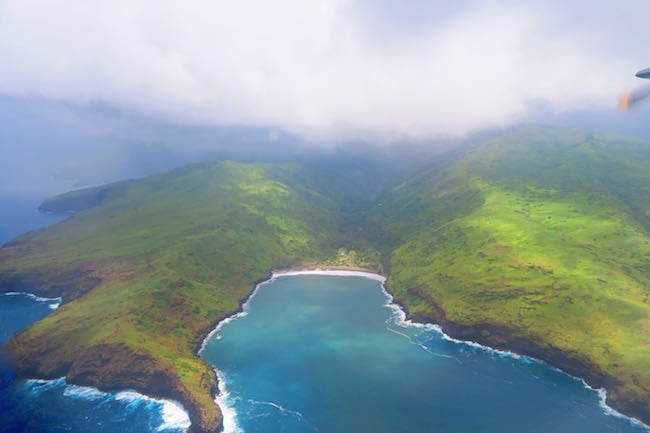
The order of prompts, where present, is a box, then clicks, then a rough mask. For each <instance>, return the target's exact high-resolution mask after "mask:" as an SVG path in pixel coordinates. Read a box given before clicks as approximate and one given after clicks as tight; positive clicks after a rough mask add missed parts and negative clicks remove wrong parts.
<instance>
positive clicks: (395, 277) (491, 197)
mask: <svg viewBox="0 0 650 433" xmlns="http://www.w3.org/2000/svg"><path fill="white" fill-rule="evenodd" d="M649 189H650V146H648V144H647V143H638V142H634V141H629V140H622V139H613V138H609V137H585V136H583V135H582V136H581V135H579V134H572V133H567V132H559V131H551V132H548V131H542V130H534V129H533V130H531V129H526V130H515V131H514V132H512V133H510V134H508V135H506V136H504V137H500V138H498V139H495V140H492V141H488V142H485V143H482V144H481V145H478V146H475V147H473V148H471V149H469V150H468V151H467V152H466V153H465V154H464V155H463V156H462V157H460V158H459V159H457V160H456V161H455V162H454V163H453V164H452V165H450V166H449V167H447V168H446V169H445V170H443V171H442V172H438V173H437V174H436V175H431V174H430V173H429V174H425V175H424V177H423V178H420V179H418V180H417V184H414V183H413V182H411V183H407V184H405V185H402V186H401V187H399V188H397V189H395V190H394V191H393V192H392V194H391V195H390V197H388V198H387V201H388V202H389V203H390V205H389V206H388V210H384V211H383V214H382V215H381V216H380V218H379V221H381V222H382V223H383V224H384V226H385V227H384V228H385V231H386V232H387V233H398V234H402V235H403V237H402V238H400V239H399V242H397V248H395V249H394V250H392V252H391V254H390V274H391V276H390V279H389V285H390V286H391V287H392V289H393V290H394V292H395V295H396V299H397V300H398V301H399V302H402V303H403V304H405V305H406V306H407V307H408V308H409V312H410V313H411V314H412V315H413V316H415V317H417V318H420V319H423V320H433V321H437V322H442V323H444V324H445V325H447V326H448V327H449V329H450V330H451V332H456V333H457V334H459V335H461V336H466V337H471V338H476V339H479V340H481V341H482V342H485V343H488V344H491V345H495V346H499V347H508V348H513V347H514V348H516V349H517V350H522V351H525V352H527V353H530V354H532V355H535V356H538V357H541V358H543V359H547V360H549V361H551V362H553V363H555V364H556V365H559V366H560V367H563V368H565V369H567V370H569V371H571V372H572V373H574V374H578V375H582V376H586V377H587V378H588V379H589V380H590V381H591V383H595V384H597V385H605V386H606V387H607V388H608V391H609V395H610V398H611V400H612V401H613V402H614V403H615V404H616V405H617V407H622V408H623V409H625V410H626V412H627V413H632V414H634V415H636V416H639V417H641V418H642V419H645V420H646V421H648V420H650V417H649V416H648V415H649V414H650V393H649V391H650V334H649V333H648V332H647V331H648V330H649V329H650V299H649V298H648V295H649V294H650V266H649V265H648V264H649V263H650V236H649V233H648V228H649V227H650V225H649V223H650V218H649V215H650V195H649V194H648V190H649ZM441 204H443V205H444V207H441V206H440V205H441ZM417 206H420V209H416V210H415V211H412V210H411V209H414V208H416V207H417ZM404 209H405V210H406V212H404V211H403V210H404ZM427 218H428V219H427ZM407 226H408V227H415V228H414V229H411V230H410V231H406V230H404V229H403V228H402V227H407Z"/></svg>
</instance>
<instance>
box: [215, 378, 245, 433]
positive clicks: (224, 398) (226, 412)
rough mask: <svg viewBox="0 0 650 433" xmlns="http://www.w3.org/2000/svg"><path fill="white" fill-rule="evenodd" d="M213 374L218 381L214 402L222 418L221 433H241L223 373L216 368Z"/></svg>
mask: <svg viewBox="0 0 650 433" xmlns="http://www.w3.org/2000/svg"><path fill="white" fill-rule="evenodd" d="M214 372H215V373H216V375H217V380H218V381H219V394H218V395H217V397H216V398H215V399H214V401H215V403H217V405H219V408H220V409H221V415H222V416H223V433H243V432H244V431H243V430H242V428H241V427H240V426H239V422H238V421H237V411H236V410H235V407H234V403H235V402H234V400H233V399H232V398H231V397H230V394H229V393H228V386H227V383H226V378H225V376H224V375H223V373H221V371H219V370H217V369H216V368H215V369H214Z"/></svg>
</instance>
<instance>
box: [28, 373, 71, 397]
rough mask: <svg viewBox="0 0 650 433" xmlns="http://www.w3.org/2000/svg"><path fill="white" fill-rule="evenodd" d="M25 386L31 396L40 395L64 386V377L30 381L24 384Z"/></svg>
mask: <svg viewBox="0 0 650 433" xmlns="http://www.w3.org/2000/svg"><path fill="white" fill-rule="evenodd" d="M25 386H26V387H27V389H28V390H29V392H30V393H31V394H33V395H40V394H42V393H43V392H45V391H47V390H50V389H52V388H56V387H59V386H65V377H60V378H58V379H54V380H44V379H31V380H28V381H26V382H25Z"/></svg>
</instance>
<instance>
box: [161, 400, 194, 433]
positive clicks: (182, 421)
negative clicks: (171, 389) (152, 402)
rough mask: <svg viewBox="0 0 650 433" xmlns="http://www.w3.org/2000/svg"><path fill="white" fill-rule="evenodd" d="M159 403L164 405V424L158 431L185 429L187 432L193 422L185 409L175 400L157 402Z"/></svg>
mask: <svg viewBox="0 0 650 433" xmlns="http://www.w3.org/2000/svg"><path fill="white" fill-rule="evenodd" d="M157 402H158V403H162V405H163V410H162V419H163V424H162V425H160V426H159V427H158V428H157V429H156V431H162V430H167V429H184V430H187V429H188V428H189V427H190V425H192V421H191V420H190V417H189V415H188V414H187V411H185V407H184V406H183V405H182V404H181V403H179V402H177V401H173V400H157Z"/></svg>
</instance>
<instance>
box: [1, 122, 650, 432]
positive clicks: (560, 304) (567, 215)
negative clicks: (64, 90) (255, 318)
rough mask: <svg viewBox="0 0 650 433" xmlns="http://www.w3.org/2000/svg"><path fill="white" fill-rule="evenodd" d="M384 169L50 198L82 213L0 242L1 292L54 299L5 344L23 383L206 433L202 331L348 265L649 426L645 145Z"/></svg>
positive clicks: (179, 181)
mask: <svg viewBox="0 0 650 433" xmlns="http://www.w3.org/2000/svg"><path fill="white" fill-rule="evenodd" d="M382 164H383V165H382ZM390 164H391V161H390V160H386V161H383V162H381V163H375V162H373V163H369V162H367V161H366V163H358V161H357V163H355V162H354V161H350V160H348V161H345V160H336V159H331V160H322V161H317V162H313V161H312V162H311V163H310V164H307V165H305V164H285V165H277V164H274V165H271V164H237V163H232V162H216V163H211V164H200V165H193V166H188V167H184V168H180V169H177V170H174V171H172V172H169V173H165V174H161V175H156V176H151V177H148V178H145V179H141V180H136V181H126V182H120V183H116V184H112V185H108V186H103V187H98V188H92V189H88V190H83V191H77V192H73V193H68V194H64V195H63V196H60V197H57V198H54V199H52V200H49V201H47V202H46V203H44V204H43V209H45V210H77V211H79V212H78V213H77V214H75V215H74V216H73V217H72V218H70V219H68V220H67V221H65V222H62V223H59V224H57V225H55V226H53V227H50V228H47V229H44V230H39V231H36V232H32V233H28V234H26V235H23V236H22V237H20V238H18V239H16V240H15V241H13V242H10V243H9V244H7V245H6V246H5V247H4V248H2V249H0V290H3V291H10V290H26V291H30V292H34V293H36V294H39V295H43V296H59V295H63V297H64V301H65V304H64V305H63V306H62V307H61V308H60V309H59V310H57V311H56V312H55V313H54V314H52V315H51V316H49V317H48V318H46V319H45V320H43V321H41V322H39V323H37V324H35V325H34V326H32V327H30V328H29V329H28V330H26V331H25V332H23V333H21V334H19V335H18V336H17V337H16V338H14V339H13V340H11V342H10V343H9V345H8V350H9V351H10V352H11V354H12V355H13V356H14V358H15V359H16V361H17V363H18V365H19V366H20V368H21V370H22V372H23V373H24V374H27V375H31V376H37V377H60V376H63V375H65V376H67V377H68V379H69V380H70V381H71V382H73V383H80V384H90V385H96V386H99V387H101V388H103V389H122V388H135V389H138V390H141V391H143V392H145V393H147V394H150V395H155V396H160V397H168V398H175V399H178V400H180V401H182V402H183V403H184V404H185V406H186V408H187V409H188V410H189V412H190V415H191V417H192V420H193V425H192V428H193V429H194V430H195V431H210V430H214V429H215V428H217V427H218V426H219V425H220V422H221V415H220V413H219V409H218V408H217V407H216V405H215V404H214V402H213V400H212V399H213V394H214V391H215V377H214V374H213V372H212V371H211V370H210V368H209V367H208V366H207V365H206V364H204V363H203V361H202V360H200V359H199V358H198V357H197V356H196V351H197V349H198V346H199V344H200V342H201V341H202V339H203V337H204V336H205V335H206V333H207V332H209V330H210V329H211V328H212V327H213V326H214V324H215V323H216V322H217V321H219V320H220V319H222V318H224V317H226V316H228V315H230V314H232V313H233V312H235V311H236V310H237V309H238V308H239V306H240V304H241V302H243V300H245V299H246V297H247V296H248V294H249V293H250V291H251V289H252V287H253V285H254V284H255V282H256V281H258V280H259V279H261V278H264V277H265V276H266V275H268V272H269V271H270V270H272V269H278V268H286V267H296V266H313V265H323V264H326V265H332V266H334V265H337V266H358V267H364V268H369V269H373V270H377V271H384V272H387V273H388V274H389V280H388V286H389V287H388V288H389V290H390V291H392V292H393V293H394V294H395V298H396V300H397V301H398V302H400V303H402V304H403V305H404V306H405V307H406V308H407V309H408V311H409V313H410V315H411V316H412V317H414V318H416V319H418V320H422V321H433V322H437V323H441V324H443V325H444V327H445V329H446V330H447V331H448V332H449V333H450V334H452V335H455V336H458V337H461V338H471V339H474V340H479V341H481V342H483V343H486V344H489V345H492V346H496V347H501V348H508V349H513V350H516V351H519V352H522V353H525V354H529V355H532V356H536V357H538V358H541V359H544V360H546V361H549V362H550V363H552V364H554V365H556V366H559V367H561V368H563V369H565V370H567V371H569V372H571V373H573V374H576V375H579V376H582V377H586V378H587V379H588V381H589V383H590V384H592V385H596V386H606V387H607V390H608V392H609V397H610V401H611V402H612V403H613V404H614V405H615V407H617V408H619V409H621V410H622V411H624V412H625V413H626V414H630V415H634V416H637V417H639V418H641V419H643V420H644V421H646V422H650V332H648V331H650V309H649V306H650V304H649V302H650V301H649V300H648V293H650V243H649V241H650V232H649V230H650V143H648V142H639V141H634V140H628V139H622V138H620V137H609V136H603V135H596V136H591V135H587V134H581V133H574V132H569V131H565V130H553V129H548V128H531V127H526V128H518V129H514V130H512V131H510V132H508V133H504V134H502V135H500V136H498V137H494V138H490V139H483V140H475V141H474V142H473V143H471V144H468V145H466V146H464V147H461V148H458V149H456V150H455V151H454V152H453V153H450V154H447V155H444V156H441V157H438V158H437V159H436V160H435V161H432V162H431V164H429V165H428V166H427V168H426V169H424V170H421V171H419V172H417V173H415V174H412V175H410V176H408V177H407V178H406V180H405V181H404V180H403V179H400V175H401V172H400V171H399V170H397V169H395V168H394V167H393V168H391V167H390Z"/></svg>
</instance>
